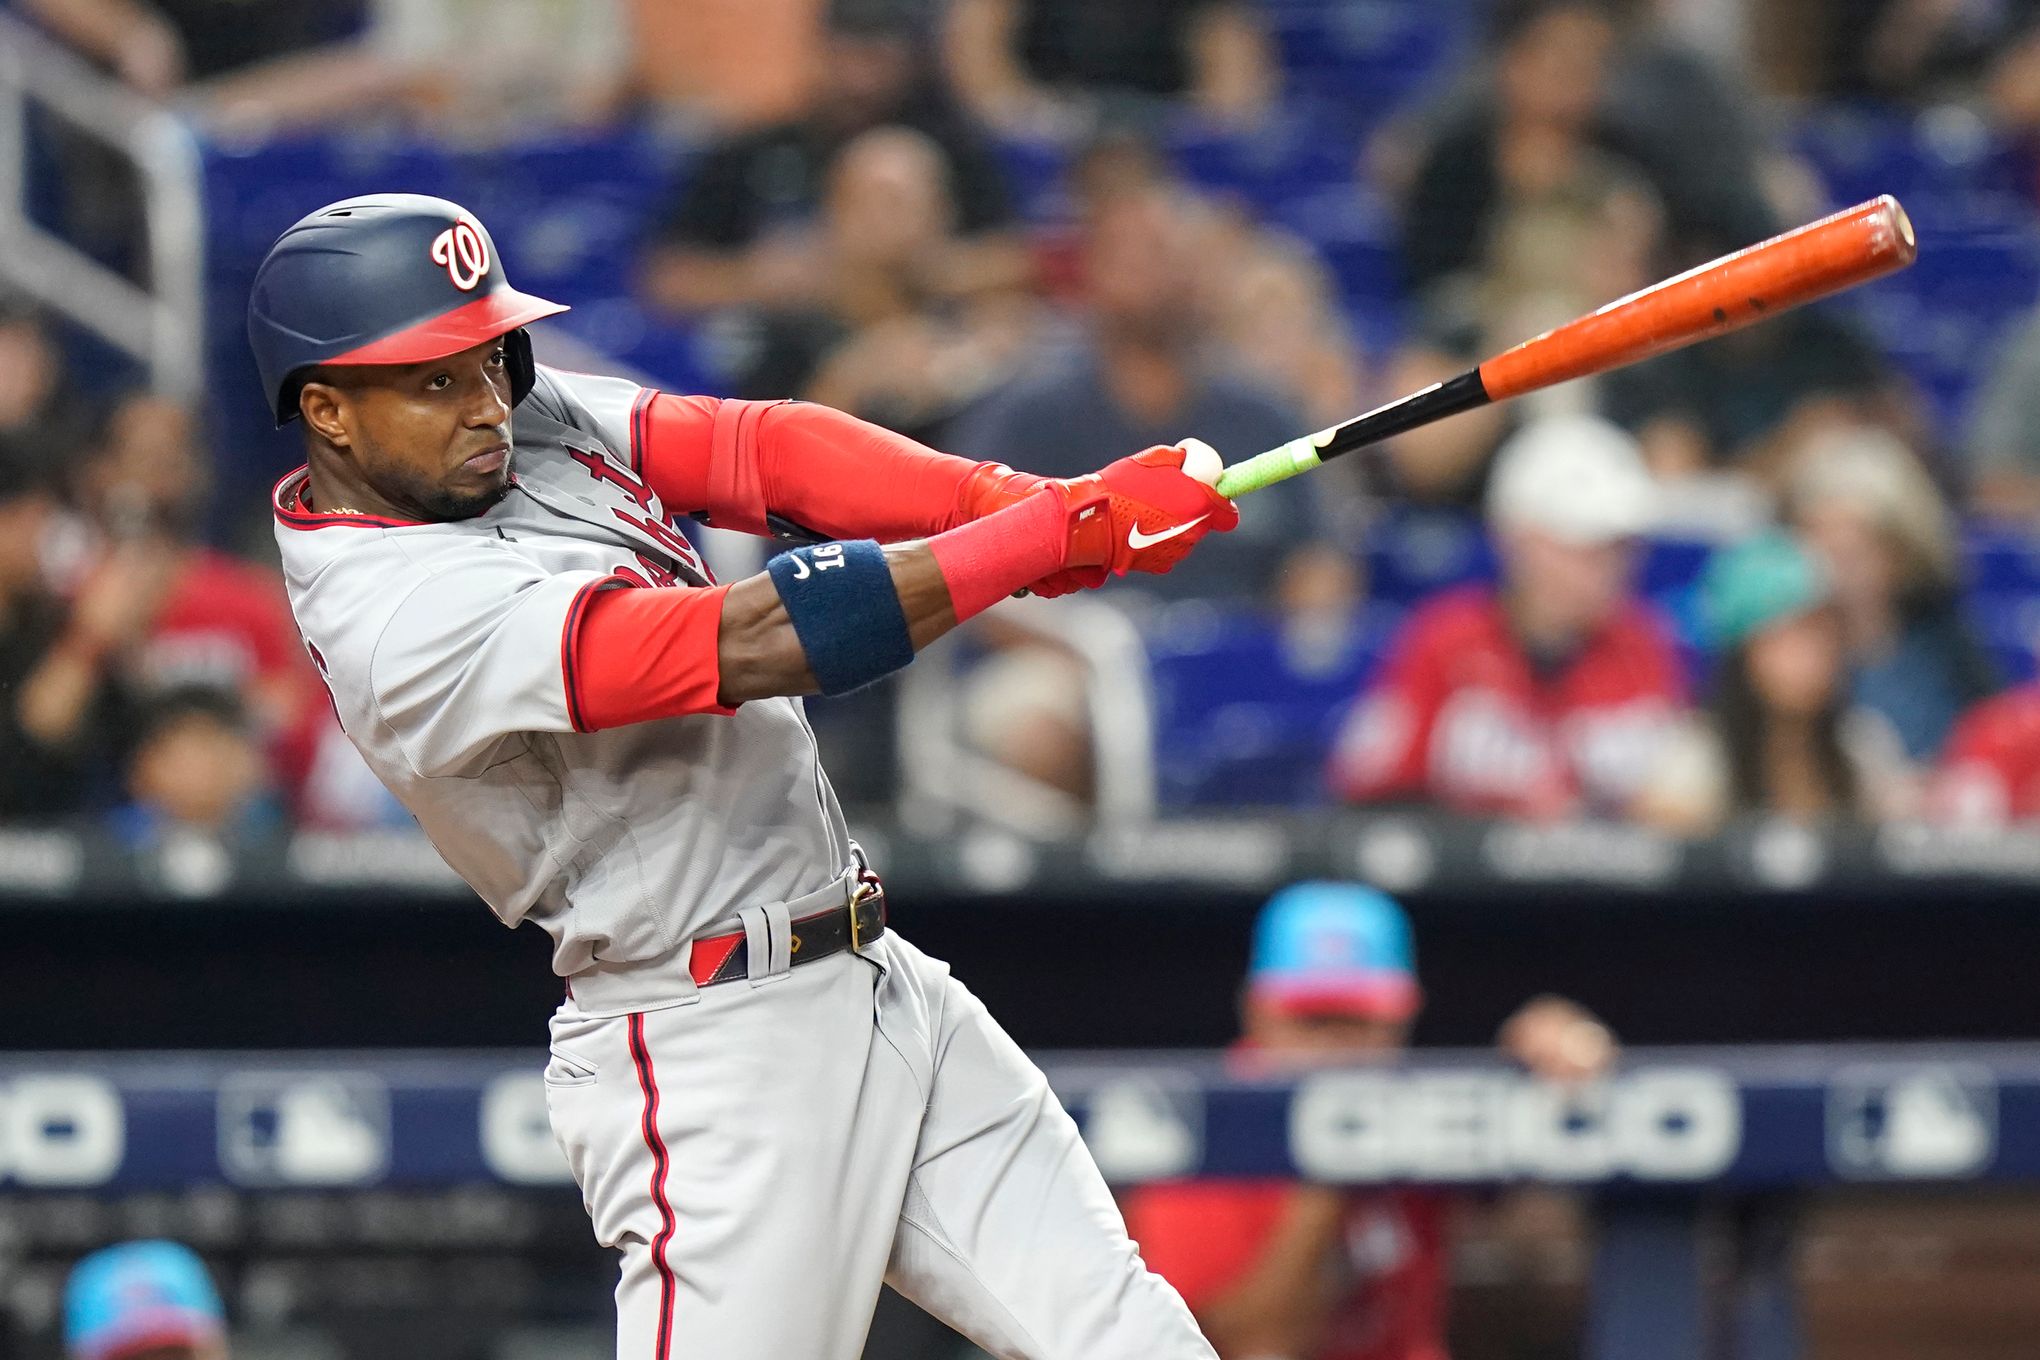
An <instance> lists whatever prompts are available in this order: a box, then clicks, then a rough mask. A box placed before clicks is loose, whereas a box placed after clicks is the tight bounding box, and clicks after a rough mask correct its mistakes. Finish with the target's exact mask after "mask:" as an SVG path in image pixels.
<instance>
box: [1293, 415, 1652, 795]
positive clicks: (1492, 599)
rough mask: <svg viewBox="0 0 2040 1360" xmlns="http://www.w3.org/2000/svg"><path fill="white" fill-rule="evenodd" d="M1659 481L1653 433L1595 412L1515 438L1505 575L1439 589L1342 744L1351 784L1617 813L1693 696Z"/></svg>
mask: <svg viewBox="0 0 2040 1360" xmlns="http://www.w3.org/2000/svg"><path fill="white" fill-rule="evenodd" d="M1655 499H1656V488H1655V485H1654V484H1653V483H1652V481H1651V479H1650V477H1649V475H1648V474H1647V473H1646V472H1645V471H1644V468H1643V464H1642V461H1641V459H1640V457H1639V456H1638V453H1637V449H1636V445H1635V443H1634V441H1633V440H1631V439H1630V438H1629V437H1628V436H1627V435H1625V434H1623V433H1622V431H1620V430H1618V429H1616V428H1615V427H1614V426H1612V425H1610V424H1608V423H1607V422H1605V421H1602V420H1599V419H1596V418H1594V417H1589V416H1567V417H1559V418H1553V419H1548V420H1543V421H1538V422H1534V423H1532V424H1530V425H1527V426H1525V427H1524V428H1523V429H1522V430H1521V431H1520V432H1518V433H1517V434H1516V435H1514V436H1512V437H1511V438H1510V440H1509V442H1508V443H1507V444H1506V445H1504V446H1503V448H1502V451H1501V452H1500V454H1499V455H1498V456H1497V460H1496V467H1495V473H1494V477H1493V479H1492V481H1491V483H1490V485H1489V489H1488V500H1487V509H1488V527H1489V530H1490V532H1491V533H1492V535H1493V537H1494V540H1495V546H1496V549H1497V552H1498V555H1499V558H1500V565H1501V579H1500V583H1499V585H1497V586H1493V587H1489V586H1472V587H1467V588H1464V589H1461V590H1456V591H1453V592H1451V593H1449V594H1447V595H1444V596H1441V597H1439V598H1437V599H1435V600H1432V601H1430V602H1428V603H1426V604H1425V605H1423V606H1421V607H1420V608H1419V609H1418V610H1417V611H1416V612H1415V613H1414V614H1413V615H1412V616H1411V618H1410V619H1409V621H1408V622H1407V623H1406V624H1405V625H1404V627H1403V629H1402V631H1401V632H1400V633H1399V634H1398V635H1397V637H1396V638H1395V640H1394V641H1393V642H1392V644H1391V645H1390V647H1389V650H1388V655H1387V659H1386V660H1385V662H1384V663H1383V667H1382V670H1381V673H1380V676H1379V678H1378V680H1377V681H1376V683H1375V685H1374V687H1373V688H1372V689H1371V690H1370V691H1368V692H1367V694H1366V695H1365V696H1364V697H1363V698H1362V700H1361V702H1360V703H1359V704H1358V705H1357V706H1356V707H1355V708H1354V710H1353V712H1352V714H1351V716H1350V717H1349V718H1348V719H1347V721H1346V723H1345V726H1344V728H1343V730H1342V732H1341V735H1340V738H1339V742H1338V745H1337V748H1336V750H1335V752H1334V754H1333V758H1332V763H1331V770H1330V779H1331V783H1332V787H1333V789H1334V790H1335V791H1336V792H1337V793H1338V794H1339V796H1341V797H1343V798H1344V799H1346V800H1347V801H1349V802H1384V801H1407V802H1422V803H1429V804H1433V805H1436V806H1440V807H1444V808H1447V809H1450V810H1453V811H1457V812H1464V813H1471V814H1486V815H1503V816H1531V817H1562V816H1572V815H1580V814H1600V815H1615V814H1619V813H1621V812H1622V811H1623V810H1624V809H1625V808H1627V807H1628V805H1629V803H1630V801H1631V800H1632V799H1633V798H1634V797H1635V796H1636V793H1637V791H1638V790H1639V789H1640V788H1641V787H1642V784H1643V780H1644V779H1645V777H1646V776H1647V775H1648V774H1649V772H1650V770H1651V769H1652V768H1653V766H1654V765H1655V764H1656V762H1657V759H1658V755H1659V749H1660V747H1661V746H1662V744H1663V742H1664V740H1665V738H1666V736H1667V734H1668V733H1669V732H1670V731H1671V730H1672V729H1673V727H1674V725H1675V722H1676V719H1677V717H1678V715H1679V713H1680V712H1681V710H1682V709H1683V708H1684V707H1685V704H1686V693H1685V682H1684V679H1683V677H1682V674H1681V671H1680V667H1679V661H1678V656H1677V653H1676V651H1675V650H1674V647H1673V644H1672V640H1671V637H1670V635H1669V634H1668V632H1667V631H1666V629H1665V627H1664V626H1663V625H1662V623H1661V622H1660V621H1659V620H1658V619H1656V618H1655V617H1654V616H1653V615H1652V614H1651V613H1650V611H1649V610H1648V609H1646V608H1645V607H1644V606H1643V604H1642V603H1641V602H1640V601H1638V600H1637V598H1636V596H1635V594H1634V590H1633V584H1632V578H1633V575H1634V565H1635V556H1636V552H1635V544H1636V540H1637V538H1638V537H1639V536H1640V535H1641V534H1643V533H1644V531H1645V530H1646V529H1648V528H1649V527H1650V525H1651V523H1652V521H1653V518H1654V516H1655Z"/></svg>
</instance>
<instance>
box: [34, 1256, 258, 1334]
mask: <svg viewBox="0 0 2040 1360" xmlns="http://www.w3.org/2000/svg"><path fill="white" fill-rule="evenodd" d="M64 1347H65V1350H66V1352H67V1353H68V1355H69V1357H70V1360H227V1325H226V1311H225V1309H224V1308H222V1307H221V1305H220V1296H219V1291H218V1290H217V1289H215V1288H214V1287H213V1282H212V1277H211V1276H209V1275H208V1274H207V1273H206V1269H205V1265H204V1263H203V1262H201V1261H200V1260H199V1259H198V1257H197V1256H196V1255H195V1254H193V1253H192V1251H191V1250H190V1249H189V1248H186V1247H183V1246H179V1245H178V1244H177V1243H175V1242H124V1243H122V1244H121V1245H119V1246H117V1247H108V1248H106V1249H105V1250H104V1251H99V1252H95V1253H93V1254H92V1255H90V1256H88V1257H86V1258H85V1259H84V1260H82V1261H80V1262H79V1263H78V1264H77V1266H76V1267H75V1268H74V1269H73V1270H72V1271H71V1278H70V1280H69V1282H68V1283H67V1284H66V1285H65V1286H64Z"/></svg>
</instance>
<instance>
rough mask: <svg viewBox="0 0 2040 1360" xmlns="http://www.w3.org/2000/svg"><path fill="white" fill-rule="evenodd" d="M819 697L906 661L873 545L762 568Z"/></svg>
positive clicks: (907, 640)
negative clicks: (790, 624) (818, 686)
mask: <svg viewBox="0 0 2040 1360" xmlns="http://www.w3.org/2000/svg"><path fill="white" fill-rule="evenodd" d="M765 570H766V571H768V572H770V573H772V586H773V588H774V589H775V590H777V591H778V592H779V598H780V601H781V602H782V603H784V604H785V605H786V617H787V618H788V619H790V620H792V622H793V631H794V635H795V636H797V637H798V638H799V639H800V648H801V650H802V651H803V652H806V653H807V661H808V669H809V670H811V671H813V672H814V673H815V679H816V680H817V681H819V682H820V683H821V686H822V693H824V694H844V693H847V692H848V691H850V690H853V689H858V688H861V687H863V686H865V685H868V684H870V683H871V682H872V681H874V680H877V679H879V678H880V677H881V676H886V675H891V674H892V673H893V672H894V671H896V670H898V669H899V668H900V667H902V666H904V665H906V664H907V663H908V662H909V661H912V660H913V659H914V641H913V638H912V636H911V635H910V634H909V633H908V632H907V615H906V611H905V610H903V609H901V608H900V593H899V591H898V590H897V589H895V588H894V586H893V579H892V569H891V568H890V567H888V566H886V564H885V553H884V551H883V550H882V549H881V548H880V547H879V546H878V544H877V542H876V541H875V540H873V539H868V538H866V539H859V540H857V541H856V542H853V543H819V544H816V545H815V546H813V547H810V548H796V549H795V550H794V551H792V552H785V553H781V554H779V556H777V557H775V558H773V559H772V560H771V561H770V562H767V563H766V564H765Z"/></svg>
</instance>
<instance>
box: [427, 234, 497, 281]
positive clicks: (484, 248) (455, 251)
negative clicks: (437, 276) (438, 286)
mask: <svg viewBox="0 0 2040 1360" xmlns="http://www.w3.org/2000/svg"><path fill="white" fill-rule="evenodd" d="M432 262H433V263H434V264H443V265H445V266H446V276H447V277H448V278H450V279H452V280H453V286H454V287H456V288H458V289H460V290H461V291H462V292H464V293H465V292H467V291H468V290H470V289H472V288H473V287H474V286H475V285H476V284H478V283H480V282H481V281H482V277H483V275H485V274H487V273H488V272H489V242H488V238H486V237H484V236H483V235H482V231H481V228H480V227H477V226H476V225H475V224H474V223H472V222H470V221H468V220H467V219H466V218H462V219H461V220H459V221H457V222H455V223H454V224H453V225H452V226H450V227H448V228H447V229H446V230H445V231H442V232H440V233H439V235H437V236H435V237H433V238H432Z"/></svg>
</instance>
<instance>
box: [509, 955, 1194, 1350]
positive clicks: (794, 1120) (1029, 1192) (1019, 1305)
mask: <svg viewBox="0 0 2040 1360" xmlns="http://www.w3.org/2000/svg"><path fill="white" fill-rule="evenodd" d="M552 1041H553V1042H552V1058H551V1061H550V1062H549V1063H548V1065H547V1069H546V1096H547V1107H548V1110H549V1112H550V1114H551V1118H552V1126H553V1131H554V1133H555V1134H556V1135H557V1137H558V1138H559V1141H560V1145H561V1147H562V1148H563V1149H564V1150H565V1152H566V1155H567V1160H568V1162H569V1164H570V1165H571V1166H572V1167H573V1171H574V1178H575V1180H576V1181H577V1182H578V1183H579V1184H580V1187H581V1191H582V1195H583V1198H584V1199H585V1200H586V1202H587V1206H588V1212H589V1215H590V1217H591V1218H592V1219H593V1220H594V1226H595V1235H596V1237H597V1239H598V1240H600V1241H601V1242H602V1243H604V1244H605V1245H607V1246H610V1247H614V1248H616V1249H617V1250H619V1251H620V1252H622V1254H623V1264H622V1274H621V1278H620V1280H619V1283H618V1285H617V1289H616V1306H617V1357H618V1360H856V1357H857V1356H858V1354H859V1352H860V1351H861V1349H862V1347H863V1344H864V1338H865V1333H866V1331H867V1330H868V1329H869V1327H870V1323H871V1314H872V1309H873V1307H874V1305H875V1304H876V1302H877V1297H878V1289H879V1283H880V1281H881V1280H883V1281H885V1282H888V1283H890V1284H891V1285H892V1286H893V1287H894V1288H896V1289H898V1290H899V1291H900V1292H901V1293H902V1294H904V1295H906V1296H907V1297H908V1298H910V1299H912V1300H914V1301H915V1302H916V1303H918V1304H920V1305H921V1306H922V1307H924V1308H926V1309H927V1310H928V1311H929V1312H931V1313H933V1314H934V1315H935V1316H937V1317H939V1318H941V1319H942V1320H943V1321H945V1322H947V1323H949V1325H951V1326H952V1327H954V1328H956V1329H957V1330H958V1331H960V1332H962V1333H963V1334H964V1335H966V1336H968V1337H970V1338H971V1339H972V1340H973V1341H975V1342H976V1343H977V1344H978V1345H980V1346H982V1347H983V1348H984V1349H985V1350H987V1351H989V1352H990V1353H991V1354H993V1355H995V1356H998V1357H1001V1360H1215V1355H1214V1352H1213V1351H1212V1349H1211V1347H1210V1345H1209V1344H1208V1343H1206V1342H1205V1340H1204V1339H1203V1337H1202V1336H1201V1335H1200V1334H1199V1332H1198V1330H1197V1325H1196V1323H1195V1322H1194V1321H1193V1320H1192V1318H1191V1316H1190V1311H1189V1309H1187V1308H1186V1307H1184V1305H1183V1302H1182V1300H1181V1299H1180V1298H1178V1297H1177V1295H1176V1293H1175V1291H1174V1290H1172V1289H1171V1288H1170V1287H1169V1286H1168V1284H1166V1283H1165V1282H1164V1281H1163V1280H1162V1279H1161V1277H1159V1276H1157V1275H1154V1274H1152V1273H1151V1272H1149V1271H1148V1270H1147V1268H1146V1267H1145V1266H1144V1265H1143V1264H1142V1263H1141V1260H1140V1256H1139V1254H1138V1253H1137V1251H1136V1250H1135V1248H1134V1245H1133V1243H1132V1242H1131V1241H1130V1240H1129V1239H1128V1238H1127V1236H1126V1229H1125V1225H1124V1223H1123V1221H1122V1220H1121V1218H1120V1215H1119V1210H1118V1208H1117V1206H1115V1205H1114V1203H1113V1201H1112V1197H1111V1195H1110V1193H1109V1192H1108V1191H1107V1189H1106V1187H1105V1183H1104V1181H1103V1179H1102V1178H1101V1177H1100V1176H1099V1174H1098V1170H1097V1168H1096V1166H1095V1165H1094V1164H1093V1163H1092V1161H1091V1157H1090V1154H1089V1153H1088V1152H1087V1151H1086V1150H1085V1148H1084V1146H1083V1143H1082V1141H1081V1140H1080V1139H1079V1138H1078V1135H1077V1129H1076V1125H1075V1123H1074V1122H1073V1121H1072V1120H1071V1119H1070V1117H1069V1115H1068V1114H1066V1113H1065V1112H1064V1111H1063V1109H1062V1106H1061V1105H1060V1104H1059V1103H1058V1102H1057V1101H1056V1098H1055V1096H1054V1095H1053V1094H1052V1093H1051V1092H1050V1090H1049V1089H1048V1083H1047V1081H1046V1080H1045V1079H1044V1078H1043V1076H1042V1074H1041V1072H1040V1071H1039V1070H1038V1069H1037V1068H1036V1067H1035V1066H1034V1064H1033V1063H1031V1062H1029V1061H1028V1060H1027V1058H1026V1056H1025V1055H1024V1054H1022V1053H1021V1051H1020V1049H1019V1047H1018V1046H1017V1045H1015V1044H1014V1043H1013V1041H1012V1040H1011V1039H1010V1038H1008V1037H1007V1036H1006V1034H1005V1032H1004V1031H1003V1030H1001V1029H1000V1028H999V1026H998V1025H997V1024H996V1023H995V1022H994V1021H993V1020H992V1018H991V1016H990V1015H989V1014H987V1012H986V1011H985V1008H984V1006H983V1004H982V1003H981V1002H979V1001H978V999H977V998H976V997H974V996H972V995H971V994H970V992H969V991H967V990H966V989H965V988H964V987H963V985H962V984H961V983H959V982H957V981H956V980H955V979H954V978H952V977H951V976H950V975H949V969H948V967H947V966H946V965H944V964H942V963H940V962H938V961H936V960H934V959H931V958H929V957H928V956H927V955H925V954H923V953H921V952H920V951H919V950H918V949H916V948H914V947H913V946H912V945H910V944H908V943H907V942H906V941H904V940H902V939H900V938H899V936H898V935H897V934H894V933H892V932H887V933H886V934H885V935H884V936H882V937H880V938H879V939H878V940H876V941H874V942H872V943H871V944H868V945H866V946H865V949H864V952H863V953H862V954H861V955H859V954H850V953H844V954H840V955H837V956H835V957H833V958H828V959H823V960H818V961H816V962H814V963H811V964H807V965H804V966H802V967H799V968H791V969H787V970H785V971H782V972H780V973H778V974H776V975H774V976H770V977H764V978H752V979H749V980H743V981H736V982H729V983H723V984H719V985H717V986H713V987H706V988H703V989H702V990H701V992H700V995H699V998H698V1000H696V1001H694V1002H692V1003H691V1004H687V1005H676V1006H669V1007H666V1008H664V1009H658V1010H649V1011H644V1012H638V1013H633V1014H628V1015H620V1016H593V1015H590V1014H588V1013H586V1012H584V1011H582V1010H581V1009H580V1008H579V1007H578V1006H577V1005H576V1004H575V1003H574V1002H573V1001H571V1000H570V1001H568V1002H567V1003H566V1004H565V1005H564V1006H562V1007H561V1008H560V1010H559V1012H558V1013H557V1014H556V1015H555V1016H554V1018H553V1022H552Z"/></svg>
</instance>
